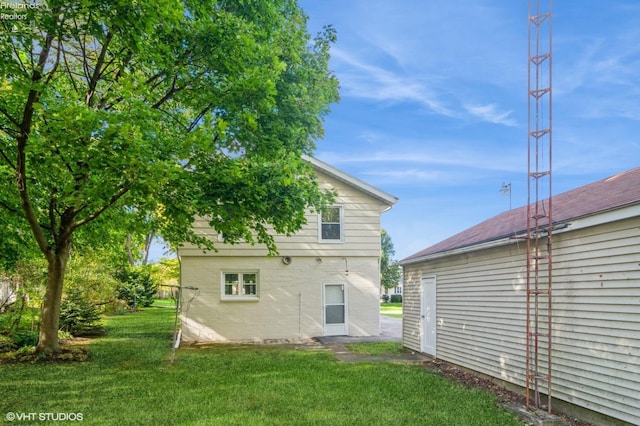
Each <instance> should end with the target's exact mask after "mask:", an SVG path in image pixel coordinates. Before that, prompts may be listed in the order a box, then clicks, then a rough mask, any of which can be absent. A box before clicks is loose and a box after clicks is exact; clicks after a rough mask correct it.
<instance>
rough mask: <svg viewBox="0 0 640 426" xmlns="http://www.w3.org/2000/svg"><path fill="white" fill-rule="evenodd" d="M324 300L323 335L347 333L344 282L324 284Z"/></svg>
mask: <svg viewBox="0 0 640 426" xmlns="http://www.w3.org/2000/svg"><path fill="white" fill-rule="evenodd" d="M322 299H323V301H324V335H325V336H345V335H347V334H348V333H347V298H346V292H345V288H344V284H325V285H324V291H323V298H322Z"/></svg>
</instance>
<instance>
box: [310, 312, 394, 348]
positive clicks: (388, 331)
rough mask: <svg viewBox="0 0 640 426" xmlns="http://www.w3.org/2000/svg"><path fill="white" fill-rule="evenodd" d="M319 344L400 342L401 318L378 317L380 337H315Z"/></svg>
mask: <svg viewBox="0 0 640 426" xmlns="http://www.w3.org/2000/svg"><path fill="white" fill-rule="evenodd" d="M316 339H317V340H318V341H319V342H320V343H324V344H331V343H353V342H402V318H390V317H386V316H384V315H380V336H369V337H352V336H322V337H316Z"/></svg>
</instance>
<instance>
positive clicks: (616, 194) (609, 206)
mask: <svg viewBox="0 0 640 426" xmlns="http://www.w3.org/2000/svg"><path fill="white" fill-rule="evenodd" d="M637 203H640V167H636V168H635V169H631V170H628V171H626V172H622V173H619V174H617V175H614V176H611V177H608V178H606V179H603V180H600V181H597V182H594V183H591V184H588V185H585V186H582V187H580V188H576V189H573V190H571V191H567V192H564V193H562V194H559V195H555V196H554V197H553V212H552V214H553V222H554V223H562V222H566V221H569V220H573V219H578V218H581V217H584V216H589V215H592V214H595V213H602V212H605V211H609V210H613V209H617V208H621V207H624V206H628V205H633V204H637ZM543 205H544V206H547V205H548V199H546V200H544V201H543ZM526 228H527V206H523V207H520V208H517V209H514V210H510V211H507V212H504V213H501V214H499V215H497V216H494V217H492V218H491V219H488V220H485V221H484V222H481V223H479V224H477V225H475V226H472V227H471V228H469V229H467V230H465V231H462V232H460V233H458V234H456V235H454V236H452V237H450V238H447V239H446V240H444V241H441V242H439V243H437V244H435V245H433V246H431V247H428V248H426V249H424V250H422V251H419V252H418V253H415V254H413V255H411V256H409V257H407V258H406V259H404V260H403V261H402V262H403V263H404V262H408V261H411V260H414V259H418V258H422V257H424V256H429V255H433V254H436V253H442V252H446V251H450V250H455V249H461V248H465V247H470V246H474V245H476V244H481V243H487V242H491V241H496V240H500V239H503V238H508V237H512V236H515V235H516V234H519V233H523V232H525V231H526Z"/></svg>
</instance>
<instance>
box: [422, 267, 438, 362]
mask: <svg viewBox="0 0 640 426" xmlns="http://www.w3.org/2000/svg"><path fill="white" fill-rule="evenodd" d="M421 292H422V303H421V304H420V305H421V306H420V352H423V353H425V354H428V355H431V356H434V357H435V356H436V277H422V288H421Z"/></svg>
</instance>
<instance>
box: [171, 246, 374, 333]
mask: <svg viewBox="0 0 640 426" xmlns="http://www.w3.org/2000/svg"><path fill="white" fill-rule="evenodd" d="M321 259H322V261H319V260H316V257H304V256H293V257H292V262H291V264H289V265H284V264H283V263H282V261H281V258H280V257H272V258H268V257H232V258H230V257H183V258H182V271H183V272H182V284H183V285H184V286H194V287H198V288H199V289H200V290H199V295H198V296H197V297H196V298H195V299H194V300H193V301H192V302H191V305H190V307H189V310H188V312H187V313H186V315H184V314H183V339H184V340H186V341H249V340H251V341H263V340H271V339H276V340H281V339H282V340H284V339H286V340H304V339H309V338H311V337H314V336H322V335H323V305H322V288H323V283H344V284H345V286H346V289H347V301H348V306H347V317H348V324H349V335H353V336H371V335H378V334H379V333H380V322H379V321H380V319H379V279H376V278H377V277H378V259H377V257H376V258H370V257H369V258H366V257H357V258H346V259H347V263H346V264H348V268H349V273H348V274H346V273H345V270H346V264H345V259H344V258H342V257H323V258H321ZM246 269H251V270H257V271H258V272H259V286H260V287H259V293H260V294H259V300H258V301H223V300H221V295H220V293H221V287H220V281H221V277H222V271H232V270H246ZM185 296H188V293H187V292H185ZM185 307H186V306H185Z"/></svg>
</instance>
